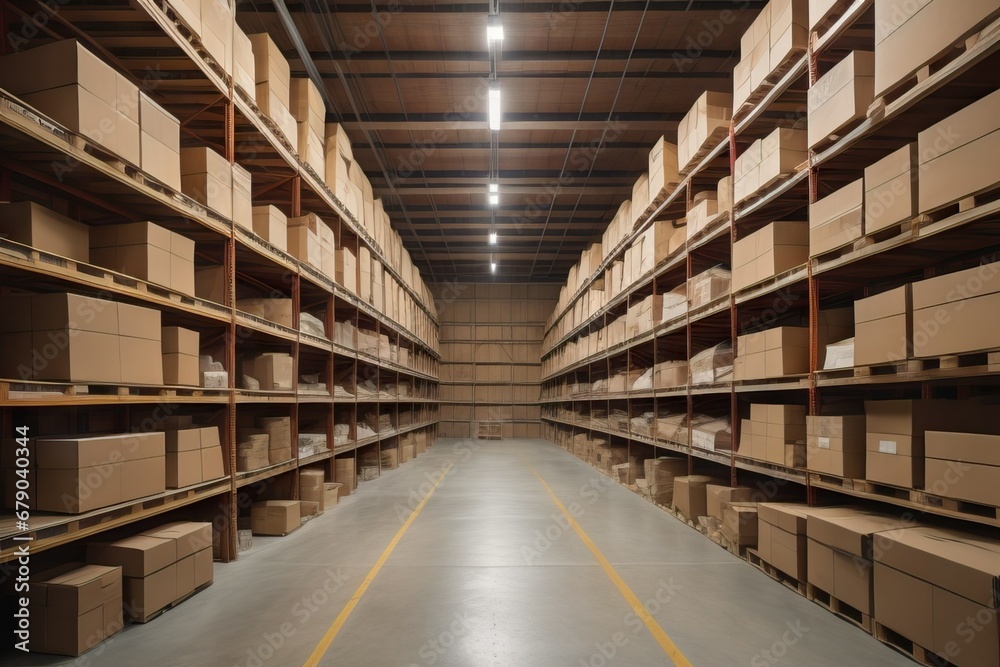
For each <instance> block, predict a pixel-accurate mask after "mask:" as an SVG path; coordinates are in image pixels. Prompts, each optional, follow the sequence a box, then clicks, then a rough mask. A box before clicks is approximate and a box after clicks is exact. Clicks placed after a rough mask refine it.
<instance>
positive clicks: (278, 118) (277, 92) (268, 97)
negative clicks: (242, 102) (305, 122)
mask: <svg viewBox="0 0 1000 667" xmlns="http://www.w3.org/2000/svg"><path fill="white" fill-rule="evenodd" d="M248 37H249V38H250V46H251V48H252V49H253V58H254V81H255V83H256V86H255V88H256V90H255V93H254V95H255V99H256V101H257V106H258V107H260V110H261V112H262V113H263V114H264V115H265V116H267V117H268V118H270V119H271V120H272V121H274V124H275V125H277V126H278V129H279V130H281V133H282V134H283V135H284V136H285V139H287V140H288V143H290V144H291V145H292V147H293V149H294V148H295V147H296V146H297V145H298V138H299V131H298V126H297V125H296V123H295V117H294V116H292V112H291V111H289V106H290V105H289V98H290V96H291V92H290V88H291V73H290V71H289V67H288V61H287V60H285V57H284V56H283V55H281V49H279V48H278V46H277V45H276V44H275V43H274V41H273V40H272V39H271V36H270V35H268V34H267V33H266V32H262V33H257V34H254V35H248Z"/></svg>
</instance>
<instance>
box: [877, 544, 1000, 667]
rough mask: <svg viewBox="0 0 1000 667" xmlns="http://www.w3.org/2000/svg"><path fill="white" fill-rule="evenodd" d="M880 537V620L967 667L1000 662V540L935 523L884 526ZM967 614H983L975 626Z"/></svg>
mask: <svg viewBox="0 0 1000 667" xmlns="http://www.w3.org/2000/svg"><path fill="white" fill-rule="evenodd" d="M878 540H879V546H880V547H881V548H879V549H876V550H875V559H874V560H875V567H874V573H873V577H874V591H875V621H876V622H877V623H879V624H880V625H882V626H884V627H887V628H889V629H891V630H894V631H895V632H897V633H899V634H901V635H902V636H903V637H905V638H908V639H910V640H911V641H913V642H915V643H916V644H918V645H920V646H923V647H924V648H926V650H928V651H932V652H933V653H935V654H936V655H941V656H948V659H949V660H957V661H958V664H961V665H962V666H963V667H965V666H966V665H968V666H969V667H990V666H991V665H996V664H998V663H1000V637H998V629H997V623H996V617H997V600H996V593H995V591H996V581H997V563H998V562H1000V542H997V541H996V540H995V539H991V538H988V537H980V536H977V535H972V534H968V533H961V532H958V531H954V530H946V529H941V528H929V527H915V528H906V529H902V530H893V531H886V532H884V533H880V534H879V535H878ZM900 591H907V595H905V596H903V595H900ZM969 619H980V620H977V621H976V622H975V625H974V626H973V625H972V623H971V622H970V620H969ZM972 627H975V628H977V629H978V630H977V631H973V630H972Z"/></svg>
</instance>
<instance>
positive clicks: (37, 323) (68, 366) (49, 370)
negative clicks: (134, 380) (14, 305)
mask: <svg viewBox="0 0 1000 667" xmlns="http://www.w3.org/2000/svg"><path fill="white" fill-rule="evenodd" d="M31 332H32V345H33V348H34V350H35V351H37V353H38V354H39V355H41V358H40V359H36V358H33V357H32V356H31V351H30V350H29V351H28V353H29V356H28V358H27V359H25V360H22V362H21V363H22V364H23V365H24V366H25V367H26V368H30V369H32V370H33V371H34V377H35V379H38V380H52V381H57V382H58V381H64V382H65V381H69V382H109V383H120V382H121V379H122V373H121V358H120V351H119V344H118V308H117V305H116V304H115V303H113V302H111V301H105V300H103V299H95V298H92V297H84V296H79V295H75V294H58V293H56V294H42V295H35V296H33V297H32V298H31Z"/></svg>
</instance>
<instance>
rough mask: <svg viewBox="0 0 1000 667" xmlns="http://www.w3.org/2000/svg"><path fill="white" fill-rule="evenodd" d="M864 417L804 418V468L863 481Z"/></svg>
mask: <svg viewBox="0 0 1000 667" xmlns="http://www.w3.org/2000/svg"><path fill="white" fill-rule="evenodd" d="M865 451H866V450H865V416H864V415H844V416H836V417H814V416H809V417H806V467H807V468H808V469H809V470H811V471H813V472H819V473H825V474H827V475H836V476H837V477H845V478H848V479H864V478H865Z"/></svg>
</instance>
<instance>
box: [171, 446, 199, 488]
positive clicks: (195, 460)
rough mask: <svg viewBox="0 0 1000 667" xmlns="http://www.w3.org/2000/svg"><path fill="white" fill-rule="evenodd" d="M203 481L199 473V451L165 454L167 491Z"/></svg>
mask: <svg viewBox="0 0 1000 667" xmlns="http://www.w3.org/2000/svg"><path fill="white" fill-rule="evenodd" d="M202 481H204V479H203V476H202V471H201V449H193V450H190V451H179V452H167V454H166V484H167V488H168V489H182V488H184V487H187V486H191V485H193V484H199V483H200V482H202Z"/></svg>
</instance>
